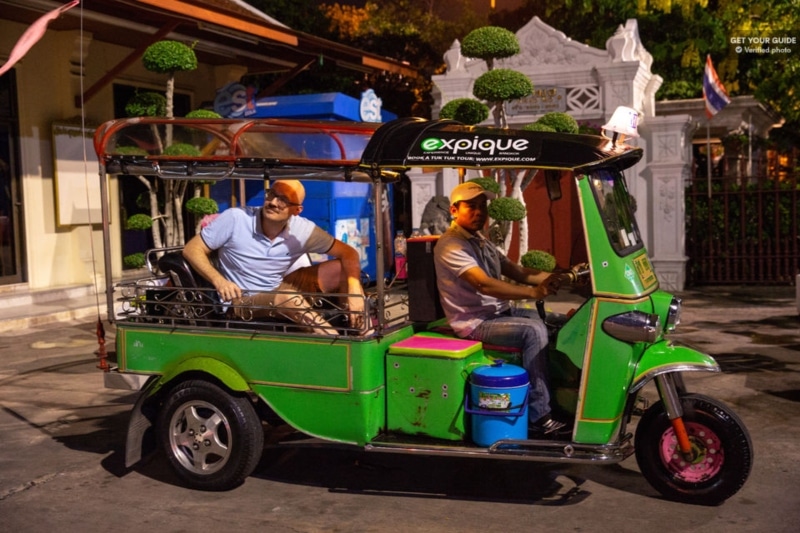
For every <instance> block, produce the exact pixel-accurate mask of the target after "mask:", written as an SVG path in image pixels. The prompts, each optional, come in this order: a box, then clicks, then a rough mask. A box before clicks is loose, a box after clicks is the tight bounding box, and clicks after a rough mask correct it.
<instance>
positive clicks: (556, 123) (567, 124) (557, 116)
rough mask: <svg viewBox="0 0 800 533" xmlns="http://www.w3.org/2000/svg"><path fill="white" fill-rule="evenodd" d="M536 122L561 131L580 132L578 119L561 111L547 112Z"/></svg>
mask: <svg viewBox="0 0 800 533" xmlns="http://www.w3.org/2000/svg"><path fill="white" fill-rule="evenodd" d="M534 124H539V125H542V126H546V127H548V128H551V129H552V130H553V131H557V132H559V133H578V130H579V126H578V121H577V120H575V119H574V118H573V117H571V116H570V115H568V114H566V113H562V112H560V111H552V112H550V113H545V114H544V115H542V116H541V117H539V119H538V120H537V121H536V122H534ZM525 129H528V128H525ZM540 131H541V130H540Z"/></svg>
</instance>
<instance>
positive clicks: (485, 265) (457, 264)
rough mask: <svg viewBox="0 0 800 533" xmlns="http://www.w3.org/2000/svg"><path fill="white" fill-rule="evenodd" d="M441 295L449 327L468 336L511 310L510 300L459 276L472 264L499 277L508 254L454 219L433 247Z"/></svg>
mask: <svg viewBox="0 0 800 533" xmlns="http://www.w3.org/2000/svg"><path fill="white" fill-rule="evenodd" d="M433 257H434V265H435V267H436V278H437V280H436V282H437V285H438V288H439V299H440V301H441V303H442V308H443V309H444V313H445V315H446V316H447V321H448V323H449V324H450V327H452V328H453V330H454V331H455V332H456V334H457V335H458V336H459V337H466V336H467V335H469V334H470V333H472V331H473V330H474V329H475V328H476V327H478V325H479V324H480V323H481V322H483V321H484V320H486V319H488V318H492V317H494V316H496V315H497V314H499V313H504V312H506V311H508V309H509V308H510V305H509V303H508V300H501V299H499V298H495V297H494V296H488V295H486V294H481V293H480V292H478V291H476V290H475V289H474V288H473V287H472V285H470V284H469V283H467V282H466V281H465V280H463V279H461V278H460V277H459V276H461V274H463V273H464V272H466V271H467V270H469V269H471V268H473V267H480V268H481V269H483V271H484V272H486V274H487V275H489V276H491V277H493V278H496V279H500V275H501V274H500V273H501V272H502V266H503V263H504V262H506V261H508V258H507V257H506V256H505V255H504V254H502V253H501V252H500V250H498V249H497V247H496V246H495V245H494V244H492V243H491V242H490V241H489V240H488V239H486V238H485V237H484V236H483V235H481V234H475V235H473V234H471V233H470V232H468V231H466V230H465V229H463V228H462V227H461V226H459V225H457V224H455V223H453V224H452V225H451V226H450V228H449V229H448V230H447V231H446V232H444V234H443V235H442V236H441V237H439V241H438V242H437V243H436V247H435V248H434V249H433Z"/></svg>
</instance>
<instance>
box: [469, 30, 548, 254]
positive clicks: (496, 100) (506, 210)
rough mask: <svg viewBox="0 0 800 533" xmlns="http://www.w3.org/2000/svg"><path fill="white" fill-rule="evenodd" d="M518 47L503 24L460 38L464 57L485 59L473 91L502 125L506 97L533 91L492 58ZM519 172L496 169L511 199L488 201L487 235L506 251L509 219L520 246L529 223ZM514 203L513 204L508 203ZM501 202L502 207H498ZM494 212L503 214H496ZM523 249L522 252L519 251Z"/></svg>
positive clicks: (524, 80) (519, 75) (528, 83)
mask: <svg viewBox="0 0 800 533" xmlns="http://www.w3.org/2000/svg"><path fill="white" fill-rule="evenodd" d="M519 51H520V47H519V41H518V40H517V36H516V35H514V33H512V32H510V31H508V30H507V29H505V28H500V27H497V26H484V27H482V28H477V29H475V30H473V31H471V32H470V33H469V34H467V36H466V37H464V39H463V40H462V42H461V54H462V55H464V56H466V57H472V58H477V59H483V60H484V61H486V69H487V71H486V72H485V73H483V74H482V75H481V76H479V77H478V79H476V80H475V83H474V84H473V88H472V94H473V95H474V96H475V98H477V99H479V100H485V101H486V102H488V103H489V105H491V106H493V113H494V122H495V125H496V126H498V127H501V128H507V127H508V121H507V119H506V112H505V104H506V102H507V101H509V100H517V99H519V98H524V97H526V96H528V95H530V94H531V93H532V92H533V84H532V83H531V81H530V80H529V79H528V77H527V76H526V75H525V74H522V73H521V72H517V71H515V70H511V69H504V68H500V69H495V68H494V64H495V59H503V58H506V57H511V56H513V55H516V54H518V53H519ZM520 174H521V173H519V172H514V171H511V170H509V171H505V172H497V173H496V174H495V176H494V181H496V182H497V183H503V184H505V183H506V182H508V183H509V188H508V191H507V193H506V194H505V196H506V197H508V199H509V200H510V199H513V202H511V201H506V200H505V199H502V201H500V200H501V198H498V199H496V200H494V201H493V202H492V204H491V205H497V206H498V207H496V208H494V209H493V210H492V212H493V213H494V215H492V213H491V212H490V216H491V217H492V219H493V222H492V223H491V224H490V226H489V227H490V234H489V235H490V238H491V239H492V241H494V242H495V243H497V244H500V245H502V247H503V250H504V251H505V252H508V248H509V247H510V245H511V227H512V222H514V221H518V222H519V230H520V249H521V250H522V248H525V247H526V246H527V240H528V239H527V236H528V224H527V217H526V216H525V211H526V210H525V204H524V200H523V197H522V189H521V180H522V176H521V175H520ZM514 203H516V205H515V207H514V208H511V207H510V206H511V204H514ZM501 206H502V208H501ZM510 213H514V217H516V216H517V214H519V213H522V215H521V218H511V217H510ZM495 215H497V216H501V217H503V218H502V219H497V218H495ZM521 253H522V252H521Z"/></svg>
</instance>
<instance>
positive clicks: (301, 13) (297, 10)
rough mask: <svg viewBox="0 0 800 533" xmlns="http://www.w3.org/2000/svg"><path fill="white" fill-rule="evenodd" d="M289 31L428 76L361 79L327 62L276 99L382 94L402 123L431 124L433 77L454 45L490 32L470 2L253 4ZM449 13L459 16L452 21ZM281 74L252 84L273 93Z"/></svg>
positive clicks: (302, 0)
mask: <svg viewBox="0 0 800 533" xmlns="http://www.w3.org/2000/svg"><path fill="white" fill-rule="evenodd" d="M247 1H248V3H250V4H251V5H253V6H254V7H256V8H258V9H261V10H262V11H264V12H265V13H267V14H269V15H270V16H272V17H274V18H276V19H277V20H279V21H281V22H282V23H284V24H286V25H287V26H289V27H291V28H294V29H296V30H300V31H304V32H306V33H311V34H313V35H317V36H319V37H323V38H326V39H330V40H333V41H336V42H340V43H342V44H346V45H348V46H353V47H355V48H359V49H361V50H366V51H369V52H372V53H375V54H379V55H382V56H385V57H390V58H393V59H397V60H401V61H405V62H407V63H408V64H409V65H411V66H413V67H414V68H415V69H417V70H418V72H419V73H420V75H419V77H417V78H408V77H405V76H400V75H398V74H393V73H389V72H373V73H359V72H354V71H352V70H346V69H343V68H341V67H339V66H337V65H336V64H335V63H334V62H332V61H327V60H326V58H325V56H324V54H323V55H321V56H320V57H319V58H318V60H317V61H315V62H314V63H313V64H312V65H310V66H309V68H307V69H306V70H305V71H304V72H302V73H300V74H299V75H298V76H296V77H295V78H294V79H292V80H291V81H289V82H288V83H286V84H285V85H284V86H283V87H281V88H280V89H279V91H278V92H276V93H275V94H301V93H314V92H342V93H344V94H348V95H350V96H353V97H356V98H358V97H360V96H361V93H362V92H363V91H365V90H366V89H374V90H375V92H376V93H377V94H378V95H379V96H380V97H381V99H383V101H384V106H385V107H386V109H388V110H390V111H392V112H394V113H396V114H397V115H399V116H420V117H430V116H431V105H432V103H433V99H432V97H431V89H432V84H431V76H432V75H433V74H436V73H438V72H441V71H442V70H443V68H444V61H443V55H444V53H445V52H446V51H447V49H448V48H449V47H450V45H451V44H452V42H453V41H454V40H455V39H457V38H459V37H460V36H462V35H464V34H465V33H467V32H468V31H469V30H472V29H473V28H476V27H479V26H481V25H485V23H486V21H485V19H482V18H481V17H479V16H478V15H476V14H475V12H474V11H473V10H472V8H471V6H470V3H469V2H468V1H467V0H449V1H448V0H439V1H436V0H426V1H424V2H419V1H415V0H384V1H381V2H377V1H367V2H365V3H364V5H363V7H356V6H351V5H346V4H340V3H334V2H331V3H327V4H322V5H319V4H318V2H315V1H312V0H247ZM444 12H448V13H453V12H458V13H460V14H461V15H460V16H459V17H456V18H455V19H452V18H450V17H447V18H445V17H442V16H440V15H442V14H443V13H444ZM279 76H280V74H268V75H258V76H253V77H251V78H250V79H248V80H246V81H247V82H253V83H254V84H256V85H258V86H259V87H266V86H268V85H270V84H271V83H272V81H274V80H276V79H277V78H278V77H279Z"/></svg>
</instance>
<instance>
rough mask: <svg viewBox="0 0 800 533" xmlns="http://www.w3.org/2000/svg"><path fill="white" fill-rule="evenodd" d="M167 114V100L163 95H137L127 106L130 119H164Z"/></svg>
mask: <svg viewBox="0 0 800 533" xmlns="http://www.w3.org/2000/svg"><path fill="white" fill-rule="evenodd" d="M166 112H167V98H166V97H165V96H164V95H163V94H159V93H154V92H152V91H146V92H143V93H140V92H138V91H137V92H136V94H135V95H134V96H133V98H131V99H130V100H128V103H127V104H125V113H126V114H127V115H128V116H129V117H163V116H164V115H165V114H166Z"/></svg>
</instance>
